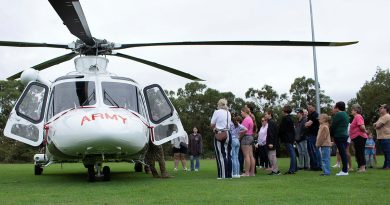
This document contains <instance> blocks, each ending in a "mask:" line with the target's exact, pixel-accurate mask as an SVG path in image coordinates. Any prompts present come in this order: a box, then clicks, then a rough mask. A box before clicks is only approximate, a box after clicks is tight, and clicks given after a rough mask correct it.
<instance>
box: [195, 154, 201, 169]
mask: <svg viewBox="0 0 390 205" xmlns="http://www.w3.org/2000/svg"><path fill="white" fill-rule="evenodd" d="M194 157H195V171H199V166H200V163H199V155H197V156H194Z"/></svg>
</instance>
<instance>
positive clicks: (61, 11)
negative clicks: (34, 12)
mask: <svg viewBox="0 0 390 205" xmlns="http://www.w3.org/2000/svg"><path fill="white" fill-rule="evenodd" d="M49 2H50V4H51V5H52V7H53V8H54V9H55V10H56V12H57V14H58V15H59V16H60V17H61V19H62V21H63V22H64V24H65V25H66V27H68V29H69V31H70V32H71V33H72V34H73V35H75V36H76V37H77V38H79V39H80V40H82V41H83V42H84V43H86V44H87V45H90V46H93V45H95V41H94V40H93V38H92V35H91V32H90V31H89V27H88V23H87V20H86V18H85V16H84V12H83V9H82V8H81V5H80V2H79V1H78V0H49Z"/></svg>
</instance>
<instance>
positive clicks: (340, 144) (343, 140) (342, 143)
mask: <svg viewBox="0 0 390 205" xmlns="http://www.w3.org/2000/svg"><path fill="white" fill-rule="evenodd" d="M347 140H348V137H335V138H334V142H335V143H336V146H337V149H338V150H339V154H340V157H341V163H342V164H343V168H342V170H343V172H348V159H347V153H346V151H345V147H346V146H347V143H348V142H347Z"/></svg>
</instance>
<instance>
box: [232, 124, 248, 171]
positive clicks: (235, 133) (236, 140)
mask: <svg viewBox="0 0 390 205" xmlns="http://www.w3.org/2000/svg"><path fill="white" fill-rule="evenodd" d="M232 119H233V123H232V124H231V125H230V133H231V134H232V164H233V165H232V169H233V171H232V175H233V176H232V177H233V178H240V161H239V160H238V152H239V150H240V138H241V136H243V135H244V134H245V133H246V131H247V129H246V128H245V127H244V126H242V125H241V124H240V123H241V122H242V118H241V117H240V116H236V117H234V118H232Z"/></svg>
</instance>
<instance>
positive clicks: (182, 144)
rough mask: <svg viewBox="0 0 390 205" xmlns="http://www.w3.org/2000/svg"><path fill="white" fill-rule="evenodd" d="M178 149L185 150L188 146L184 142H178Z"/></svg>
mask: <svg viewBox="0 0 390 205" xmlns="http://www.w3.org/2000/svg"><path fill="white" fill-rule="evenodd" d="M180 147H183V148H185V149H187V148H188V145H187V144H186V143H185V142H180Z"/></svg>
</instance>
